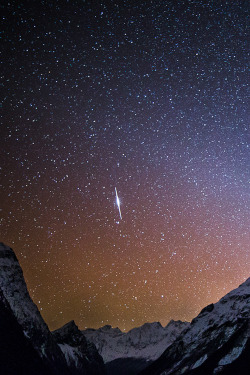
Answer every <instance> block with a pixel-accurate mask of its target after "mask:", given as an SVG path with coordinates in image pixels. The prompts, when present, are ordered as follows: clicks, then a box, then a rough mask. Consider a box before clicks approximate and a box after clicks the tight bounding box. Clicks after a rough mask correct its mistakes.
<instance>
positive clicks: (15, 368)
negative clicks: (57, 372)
mask: <svg viewBox="0 0 250 375" xmlns="http://www.w3.org/2000/svg"><path fill="white" fill-rule="evenodd" d="M0 373H1V374H4V375H14V374H15V375H23V374H25V375H34V374H37V375H44V374H46V373H47V374H48V375H50V371H49V368H47V367H46V365H45V364H44V362H43V360H42V359H41V358H40V356H39V354H38V353H37V351H36V350H35V349H34V347H33V346H32V344H31V343H30V341H29V340H28V338H27V337H26V336H25V334H24V333H23V330H22V327H21V326H20V325H19V324H18V322H17V320H16V318H15V316H14V314H13V312H12V310H11V308H10V306H9V303H8V301H7V300H6V298H5V297H4V295H3V293H2V291H1V290H0Z"/></svg>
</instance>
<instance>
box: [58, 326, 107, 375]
mask: <svg viewBox="0 0 250 375" xmlns="http://www.w3.org/2000/svg"><path fill="white" fill-rule="evenodd" d="M52 334H53V337H54V338H55V340H56V342H57V343H58V345H59V347H60V349H61V350H62V352H63V353H64V356H65V358H66V360H67V364H68V366H69V368H70V369H77V374H79V375H84V374H91V375H101V374H103V373H104V362H103V359H102V357H101V356H100V354H99V353H98V351H97V349H96V347H95V346H94V344H92V343H90V342H89V341H87V340H86V338H85V336H84V335H83V334H82V332H81V331H80V330H79V329H78V327H77V326H76V324H75V322H74V321H73V320H72V321H71V322H69V323H67V324H65V325H64V326H63V327H62V328H59V329H57V330H56V331H54V332H53V333H52Z"/></svg>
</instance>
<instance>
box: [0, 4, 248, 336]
mask: <svg viewBox="0 0 250 375" xmlns="http://www.w3.org/2000/svg"><path fill="white" fill-rule="evenodd" d="M248 10H249V9H248V1H240V0H236V1H231V0H230V1H229V0H220V1H219V0H214V1H211V0H200V1H199V0H183V1H177V0H172V1H171V0H168V1H162V0H148V1H147V0H144V1H141V0H139V1H135V0H133V1H130V0H123V1H122V0H120V1H115V0H114V1H98V0H96V1H92V2H91V1H70V0H69V1H65V0H60V1H53V0H52V1H25V2H23V1H9V2H8V1H5V2H4V4H3V5H2V11H3V13H4V14H5V16H4V18H3V30H4V32H3V50H4V54H3V57H4V64H3V66H2V69H1V75H2V78H3V87H4V90H3V99H2V105H1V112H2V115H3V121H2V124H3V125H2V126H1V130H0V131H1V135H0V136H1V138H0V139H1V166H2V167H3V168H2V177H1V181H2V182H3V189H2V190H1V203H2V208H3V210H2V214H1V240H2V241H3V242H5V243H6V244H7V245H9V246H11V247H12V248H13V249H14V251H15V252H16V254H17V257H18V259H19V261H20V264H21V266H22V268H23V272H24V276H25V279H26V282H27V285H28V288H29V291H30V294H31V296H32V298H33V300H34V302H35V303H36V304H37V305H38V307H39V309H40V311H41V313H42V316H43V317H44V319H45V321H46V322H47V323H48V325H49V327H50V328H51V329H55V328H58V327H59V326H61V325H63V324H64V323H67V322H68V321H69V320H71V319H74V320H75V322H76V324H78V326H79V327H80V328H82V329H84V328H85V327H94V328H97V327H100V326H103V325H105V324H111V325H112V326H119V327H120V328H121V329H123V330H128V329H130V328H132V327H135V326H139V325H141V324H143V323H145V322H152V321H160V322H161V323H162V324H163V325H166V324H167V323H168V321H169V320H170V319H175V320H176V319H181V320H191V319H192V318H194V317H195V316H196V315H197V314H198V313H199V311H200V310H201V309H202V308H203V307H204V306H206V305H207V304H209V303H212V302H216V301H217V300H218V299H219V298H220V297H222V296H223V295H224V294H226V293H227V292H228V291H230V290H231V289H233V288H235V287H237V286H238V285H239V284H240V283H242V282H243V281H244V280H245V279H246V278H247V277H249V275H250V230H249V228H250V204H249V203H250V194H249V192H250V189H249V176H250V170H249V169H250V168H249V167H250V153H249V144H250V142H249V140H250V139H249V135H250V134H249V133H250V132H249V123H248V120H247V83H248V78H249V77H248V75H247V65H248V42H247V13H248ZM115 188H116V189H117V193H118V196H119V200H120V203H121V206H120V209H121V215H122V219H121V217H120V214H119V210H118V205H117V200H116V192H115Z"/></svg>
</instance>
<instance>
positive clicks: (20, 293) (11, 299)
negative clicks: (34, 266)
mask: <svg viewBox="0 0 250 375" xmlns="http://www.w3.org/2000/svg"><path fill="white" fill-rule="evenodd" d="M0 268H1V273H0V288H1V289H2V291H3V294H4V296H5V298H6V299H7V301H8V303H9V304H10V307H11V309H12V311H13V313H14V314H15V316H16V318H17V320H18V322H19V324H21V325H22V326H23V327H24V328H25V330H26V332H27V335H28V336H30V335H31V336H32V334H33V333H34V329H33V327H34V326H35V327H37V328H38V329H39V330H42V331H43V332H44V335H45V336H46V335H48V334H49V329H48V327H47V325H46V323H45V322H44V320H43V319H42V317H41V314H40V312H39V310H38V308H37V306H36V305H35V304H34V303H33V301H32V299H31V298H30V295H29V292H28V290H27V286H26V283H25V280H24V277H23V271H22V269H21V267H20V265H19V262H18V259H17V257H16V255H15V253H14V251H13V250H12V249H11V248H10V247H9V246H7V245H5V244H3V243H2V242H1V243H0Z"/></svg>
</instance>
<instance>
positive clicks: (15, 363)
mask: <svg viewBox="0 0 250 375" xmlns="http://www.w3.org/2000/svg"><path fill="white" fill-rule="evenodd" d="M249 354H250V278H248V279H247V280H246V281H245V282H244V283H243V284H242V285H240V286H239V287H238V288H237V289H235V290H233V291H231V292H230V293H228V294H227V295H226V296H225V297H223V298H222V299H221V300H220V301H219V302H217V303H215V304H211V305H209V306H207V307H205V308H204V309H203V310H202V311H201V312H200V314H199V315H198V316H197V317H196V318H195V319H193V320H192V322H191V323H187V322H181V321H171V322H169V324H168V325H167V326H166V327H162V326H161V324H160V323H158V322H155V323H146V324H144V325H143V326H141V327H138V328H134V329H132V330H131V331H129V332H127V333H124V332H121V331H120V330H119V328H112V327H111V326H104V327H102V328H99V329H97V330H95V329H87V330H84V331H81V330H79V328H78V327H77V326H76V324H75V323H74V321H71V322H69V323H67V324H66V325H64V326H63V327H61V328H60V329H58V330H56V331H54V332H50V330H49V328H48V326H47V324H46V323H45V322H44V320H43V318H42V316H41V314H40V312H39V310H38V308H37V306H36V305H35V304H34V302H33V301H32V299H31V297H30V295H29V292H28V290H27V286H26V283H25V280H24V277H23V272H22V269H21V267H20V265H19V262H18V260H17V258H16V255H15V253H14V251H13V250H12V249H11V248H10V247H8V246H6V245H4V244H3V243H1V244H0V356H1V358H0V373H3V374H5V375H21V374H25V375H35V374H36V375H45V374H46V375H59V374H60V375H64V374H65V375H70V374H71V375H81V374H82V375H85V374H86V375H88V374H89V375H99V374H100V375H101V374H107V375H115V374H119V375H123V374H124V375H125V374H126V375H133V374H138V373H141V374H145V375H146V374H148V375H157V374H159V375H167V374H169V375H170V374H180V373H181V374H189V375H191V374H196V375H197V374H200V375H204V374H211V375H212V374H222V375H231V374H232V375H236V374H240V375H245V374H249V372H250V362H249Z"/></svg>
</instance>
